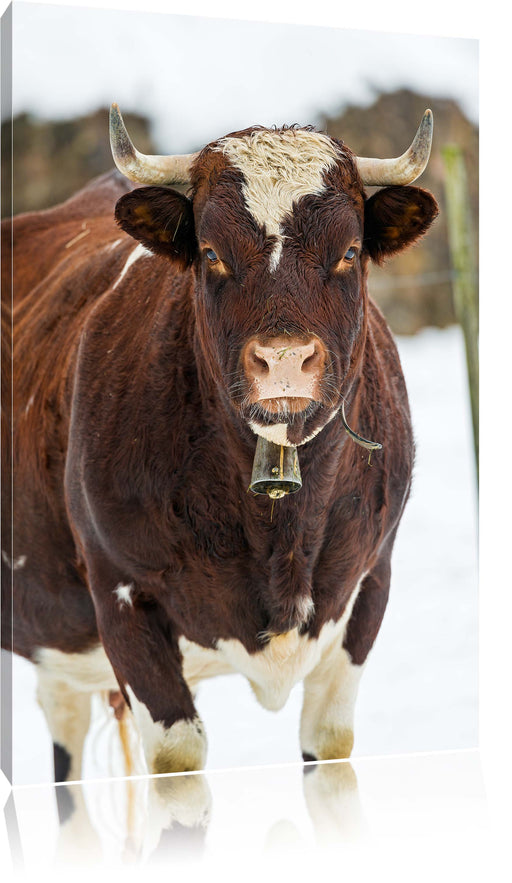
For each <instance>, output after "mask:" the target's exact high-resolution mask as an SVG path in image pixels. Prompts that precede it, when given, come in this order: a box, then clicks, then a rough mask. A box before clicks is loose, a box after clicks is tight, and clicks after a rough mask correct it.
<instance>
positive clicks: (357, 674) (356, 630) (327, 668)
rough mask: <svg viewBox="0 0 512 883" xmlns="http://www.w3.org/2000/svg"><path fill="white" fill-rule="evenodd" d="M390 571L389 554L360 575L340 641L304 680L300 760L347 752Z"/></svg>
mask: <svg viewBox="0 0 512 883" xmlns="http://www.w3.org/2000/svg"><path fill="white" fill-rule="evenodd" d="M389 577H390V567H389V557H388V558H387V559H386V560H381V561H380V562H379V563H378V564H377V565H376V567H375V568H374V569H373V570H372V571H371V572H370V573H368V574H367V575H366V576H365V578H364V580H363V581H362V584H361V588H360V590H359V593H358V595H357V598H356V600H355V603H354V607H353V609H352V613H351V615H350V619H349V621H348V625H347V628H346V631H345V636H344V639H343V642H341V641H339V642H336V643H334V644H332V645H331V646H330V647H329V648H328V649H327V650H326V651H325V653H324V654H323V655H322V657H321V659H320V661H319V663H318V665H317V666H316V668H314V669H313V671H312V672H311V674H309V675H308V676H307V677H306V678H305V680H304V701H303V707H302V717H301V728H300V739H301V747H302V754H303V757H304V760H335V759H339V758H346V757H350V754H351V752H352V748H353V745H354V710H355V702H356V698H357V691H358V687H359V681H360V678H361V674H362V672H363V668H364V663H365V662H366V659H367V656H368V654H369V652H370V650H371V648H372V646H373V643H374V641H375V638H376V637H377V633H378V631H379V628H380V624H381V622H382V617H383V616H384V611H385V609H386V603H387V599H388V592H389Z"/></svg>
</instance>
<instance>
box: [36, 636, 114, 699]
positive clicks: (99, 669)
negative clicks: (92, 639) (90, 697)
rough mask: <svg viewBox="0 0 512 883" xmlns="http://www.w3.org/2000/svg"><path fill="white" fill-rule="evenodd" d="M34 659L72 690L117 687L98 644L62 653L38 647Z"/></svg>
mask: <svg viewBox="0 0 512 883" xmlns="http://www.w3.org/2000/svg"><path fill="white" fill-rule="evenodd" d="M34 661H35V662H36V663H37V665H38V666H39V668H40V670H41V672H44V673H45V674H47V675H49V676H51V677H53V678H55V679H57V680H61V681H64V682H65V683H66V684H68V685H69V686H70V687H73V689H75V690H86V691H91V692H95V691H96V690H119V684H118V683H117V680H116V677H115V675H114V672H113V670H112V666H111V665H110V662H109V660H108V658H107V654H106V653H105V650H104V649H103V646H102V645H101V644H98V646H97V647H95V648H94V649H93V650H88V651H86V652H85V653H62V651H61V650H54V649H53V648H50V647H40V648H39V649H38V650H37V651H36V653H35V659H34Z"/></svg>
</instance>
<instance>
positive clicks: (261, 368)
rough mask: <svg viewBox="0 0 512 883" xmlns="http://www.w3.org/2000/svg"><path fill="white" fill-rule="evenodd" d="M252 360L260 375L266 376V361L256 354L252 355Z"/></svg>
mask: <svg viewBox="0 0 512 883" xmlns="http://www.w3.org/2000/svg"><path fill="white" fill-rule="evenodd" d="M253 360H254V365H255V367H256V368H257V370H258V372H259V373H260V374H268V372H269V370H270V369H269V366H268V362H267V360H266V359H265V358H264V357H263V356H260V355H258V353H254V354H253Z"/></svg>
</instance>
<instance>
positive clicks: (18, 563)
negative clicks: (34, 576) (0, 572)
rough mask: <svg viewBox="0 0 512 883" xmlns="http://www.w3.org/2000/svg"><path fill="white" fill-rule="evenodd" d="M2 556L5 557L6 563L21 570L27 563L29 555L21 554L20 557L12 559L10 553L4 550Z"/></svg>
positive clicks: (12, 568)
mask: <svg viewBox="0 0 512 883" xmlns="http://www.w3.org/2000/svg"><path fill="white" fill-rule="evenodd" d="M2 558H3V559H4V561H5V563H6V564H7V567H9V568H10V569H11V570H21V568H22V567H25V564H26V563H27V556H26V555H19V556H18V558H12V559H11V558H10V557H9V555H8V554H7V552H4V551H3V550H2Z"/></svg>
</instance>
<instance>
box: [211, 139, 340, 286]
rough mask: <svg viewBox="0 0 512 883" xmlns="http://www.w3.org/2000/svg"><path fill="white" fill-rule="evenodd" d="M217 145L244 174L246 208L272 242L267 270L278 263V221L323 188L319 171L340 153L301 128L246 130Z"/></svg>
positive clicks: (281, 221)
mask: <svg viewBox="0 0 512 883" xmlns="http://www.w3.org/2000/svg"><path fill="white" fill-rule="evenodd" d="M216 149H217V150H221V151H222V152H223V153H224V154H225V155H226V156H227V157H228V159H229V160H230V162H231V163H232V164H233V165H234V166H235V167H236V168H237V169H239V170H240V171H241V172H242V174H243V176H244V179H245V181H244V184H243V188H242V189H243V195H244V199H245V203H246V206H247V209H248V210H249V212H250V213H251V215H252V216H253V218H254V219H255V221H256V222H257V223H258V224H259V225H260V226H262V227H265V230H266V232H267V235H268V236H276V237H277V243H276V247H275V249H274V251H273V253H272V256H271V259H270V270H271V271H274V270H275V269H276V268H277V265H278V264H279V259H280V257H281V251H282V248H283V239H284V236H283V234H282V229H281V228H282V224H283V221H284V219H285V217H286V215H288V214H290V212H291V211H292V209H293V205H294V203H296V202H297V201H298V200H299V199H300V198H301V197H302V196H309V195H312V194H319V193H321V192H322V191H323V190H324V188H325V181H324V175H325V172H326V171H327V170H328V169H330V168H332V166H334V164H335V163H336V160H338V159H339V158H340V155H339V153H338V151H337V149H336V147H335V145H334V143H333V142H332V141H331V139H330V138H328V137H327V135H322V134H321V133H320V132H306V131H304V130H301V129H287V130H284V131H275V132H274V131H268V130H266V129H264V130H261V131H255V132H252V133H251V134H250V135H244V136H242V137H240V138H223V139H222V141H220V142H219V144H218V146H217V148H216Z"/></svg>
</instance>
